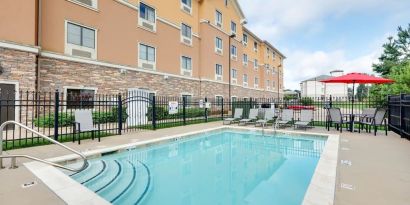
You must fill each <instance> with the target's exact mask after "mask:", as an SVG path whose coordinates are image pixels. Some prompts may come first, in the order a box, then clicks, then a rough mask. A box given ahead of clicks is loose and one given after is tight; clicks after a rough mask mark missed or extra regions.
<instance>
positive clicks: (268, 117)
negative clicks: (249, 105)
mask: <svg viewBox="0 0 410 205" xmlns="http://www.w3.org/2000/svg"><path fill="white" fill-rule="evenodd" d="M274 117H275V110H273V109H268V110H265V114H264V117H263V119H260V120H257V121H256V122H255V126H257V125H261V126H262V127H265V125H266V124H267V123H268V122H270V121H273V118H274Z"/></svg>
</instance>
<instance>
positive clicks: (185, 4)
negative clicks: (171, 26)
mask: <svg viewBox="0 0 410 205" xmlns="http://www.w3.org/2000/svg"><path fill="white" fill-rule="evenodd" d="M181 3H182V10H184V11H186V12H188V13H191V8H192V0H181Z"/></svg>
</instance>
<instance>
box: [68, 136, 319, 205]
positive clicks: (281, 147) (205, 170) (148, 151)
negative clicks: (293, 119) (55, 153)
mask: <svg viewBox="0 0 410 205" xmlns="http://www.w3.org/2000/svg"><path fill="white" fill-rule="evenodd" d="M326 139H327V138H326V137H323V136H311V135H300V134H284V133H276V134H275V133H272V132H263V131H260V130H238V129H218V130H214V131H210V132H205V133H200V134H195V135H191V136H189V137H184V138H177V140H172V141H167V142H163V143H160V144H153V145H149V146H144V147H138V148H135V149H129V150H126V151H124V152H121V153H116V154H110V155H105V156H102V157H101V158H97V159H92V160H90V166H89V167H88V168H87V169H86V170H84V171H83V172H81V173H78V174H75V175H72V176H71V177H72V178H73V179H74V180H76V181H77V182H79V183H81V184H83V185H84V186H86V187H88V188H89V189H90V190H92V191H94V192H95V193H97V194H98V195H100V196H101V197H103V198H104V199H106V200H107V201H109V202H111V203H113V204H145V205H150V204H154V205H156V204H171V205H173V204H175V205H181V204H184V205H190V204H192V205H202V204H203V205H208V204H223V205H225V204H226V205H241V204H258V205H263V204H270V205H275V204H281V205H293V204H295V205H296V204H302V202H303V199H304V196H305V193H306V191H307V189H308V186H309V184H310V181H311V179H312V176H313V174H314V172H315V168H316V166H317V164H318V161H319V158H320V156H321V153H322V151H323V148H324V147H325V144H326Z"/></svg>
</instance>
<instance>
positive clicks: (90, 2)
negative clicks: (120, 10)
mask: <svg viewBox="0 0 410 205" xmlns="http://www.w3.org/2000/svg"><path fill="white" fill-rule="evenodd" d="M75 1H77V2H79V3H82V4H85V5H87V6H91V7H96V5H95V4H96V2H95V0H75Z"/></svg>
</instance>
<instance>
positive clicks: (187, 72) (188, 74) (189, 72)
mask: <svg viewBox="0 0 410 205" xmlns="http://www.w3.org/2000/svg"><path fill="white" fill-rule="evenodd" d="M182 75H184V76H192V71H190V70H184V69H182Z"/></svg>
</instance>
